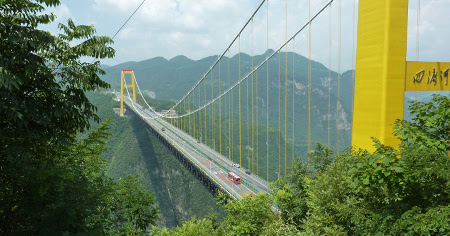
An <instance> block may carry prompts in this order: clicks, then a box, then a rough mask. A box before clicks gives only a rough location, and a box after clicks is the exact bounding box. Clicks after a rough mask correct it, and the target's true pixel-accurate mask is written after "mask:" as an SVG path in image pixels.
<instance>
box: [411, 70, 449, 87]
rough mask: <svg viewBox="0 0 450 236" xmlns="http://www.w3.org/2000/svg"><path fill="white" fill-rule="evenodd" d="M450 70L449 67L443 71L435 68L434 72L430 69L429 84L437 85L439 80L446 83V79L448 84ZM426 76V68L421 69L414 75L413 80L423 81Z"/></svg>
mask: <svg viewBox="0 0 450 236" xmlns="http://www.w3.org/2000/svg"><path fill="white" fill-rule="evenodd" d="M448 72H449V69H448V68H447V69H446V70H441V71H439V70H438V71H436V69H433V72H431V71H428V79H427V84H434V85H436V84H437V83H438V81H440V82H441V83H444V79H445V85H448ZM424 76H425V70H421V71H419V72H417V73H416V74H415V75H414V76H413V82H414V83H421V82H422V80H423V79H424Z"/></svg>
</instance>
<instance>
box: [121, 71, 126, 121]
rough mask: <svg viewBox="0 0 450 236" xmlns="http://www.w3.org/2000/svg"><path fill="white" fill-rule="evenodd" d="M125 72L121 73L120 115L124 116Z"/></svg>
mask: <svg viewBox="0 0 450 236" xmlns="http://www.w3.org/2000/svg"><path fill="white" fill-rule="evenodd" d="M124 87H125V86H124V78H123V71H121V72H120V115H121V116H123V110H124V106H123V89H124Z"/></svg>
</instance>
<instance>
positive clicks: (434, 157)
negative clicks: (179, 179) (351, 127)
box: [217, 96, 450, 235]
mask: <svg viewBox="0 0 450 236" xmlns="http://www.w3.org/2000/svg"><path fill="white" fill-rule="evenodd" d="M424 108H427V109H424ZM428 108H429V109H428ZM448 110H450V98H447V97H442V96H434V97H433V99H432V101H431V102H430V103H414V104H413V106H412V111H411V114H413V115H414V119H413V121H411V122H407V121H397V126H396V130H395V132H396V134H397V135H400V134H401V135H402V136H401V137H399V138H400V139H401V140H402V141H403V142H402V144H401V145H400V149H399V150H396V149H394V148H392V147H390V146H386V145H383V144H381V143H380V142H379V141H377V140H376V139H374V146H375V148H376V151H375V152H374V153H369V152H368V151H367V150H350V149H349V150H346V151H345V152H344V153H342V154H340V155H337V156H335V157H334V158H331V153H332V152H331V150H328V149H326V148H324V147H323V146H322V145H319V146H316V148H317V150H316V151H315V152H314V153H311V154H310V157H311V160H312V161H311V162H312V164H313V166H312V170H313V171H314V172H313V173H308V171H307V170H306V166H305V164H304V163H301V162H296V163H295V164H294V166H293V168H292V170H291V171H290V173H289V175H288V176H286V177H285V178H282V179H280V180H278V181H277V182H275V183H274V184H273V186H272V190H271V196H273V198H272V197H261V196H259V195H258V196H257V197H254V198H244V199H243V200H242V203H239V204H237V203H234V202H233V201H232V202H231V203H228V204H227V205H225V208H226V209H227V213H228V216H227V218H226V219H225V220H224V222H223V223H222V224H221V225H220V226H219V228H218V229H219V230H220V229H224V231H217V232H220V233H222V234H229V235H238V234H246V233H249V234H255V235H265V234H270V235H276V234H280V235H282V234H287V235H294V234H297V235H449V234H450V224H449V222H450V208H449V206H450V172H449V171H448V170H449V169H450V159H449V157H448V151H449V148H448V147H447V146H445V145H444V146H443V143H445V141H446V140H447V139H448V138H447V137H448V136H447V135H449V131H450V129H449V128H448V123H447V122H446V121H444V118H443V117H446V116H447V111H448ZM445 119H446V118H445ZM428 120H431V121H430V122H432V123H433V121H437V122H434V123H433V124H434V125H432V127H431V126H430V125H429V124H426V123H427V121H428ZM417 133H420V134H422V135H421V137H419V136H418V135H417ZM442 139H445V140H442ZM423 146H425V147H426V148H424V147H423ZM258 197H259V198H258ZM263 199H264V200H263ZM252 201H253V202H252ZM272 202H273V203H274V204H275V205H276V206H278V209H279V210H280V211H281V214H280V216H281V217H277V215H276V214H275V215H273V214H271V213H269V212H266V213H262V212H261V211H259V210H261V209H263V208H264V207H262V206H264V205H265V206H270V205H271V204H273V203H272ZM249 203H250V204H249ZM254 203H257V204H254ZM257 205H259V206H257ZM258 209H259V210H258ZM255 222H256V223H255ZM249 225H252V226H253V228H252V229H253V231H251V230H249V229H248V227H247V226H249ZM286 232H288V233H286Z"/></svg>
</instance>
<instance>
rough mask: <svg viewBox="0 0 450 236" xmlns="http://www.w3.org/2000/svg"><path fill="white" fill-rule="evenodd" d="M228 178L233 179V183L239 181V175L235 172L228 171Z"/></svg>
mask: <svg viewBox="0 0 450 236" xmlns="http://www.w3.org/2000/svg"><path fill="white" fill-rule="evenodd" d="M228 179H230V180H231V181H233V183H235V184H240V183H241V177H239V176H238V175H237V174H235V173H233V172H229V173H228Z"/></svg>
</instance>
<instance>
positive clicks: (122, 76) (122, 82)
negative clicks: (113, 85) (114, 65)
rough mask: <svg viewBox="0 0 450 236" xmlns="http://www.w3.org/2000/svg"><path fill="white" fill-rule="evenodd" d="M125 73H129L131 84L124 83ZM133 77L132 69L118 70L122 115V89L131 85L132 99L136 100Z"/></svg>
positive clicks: (122, 110) (121, 110)
mask: <svg viewBox="0 0 450 236" xmlns="http://www.w3.org/2000/svg"><path fill="white" fill-rule="evenodd" d="M125 74H130V75H131V85H127V84H126V83H125V78H124V76H125ZM135 84H136V83H135V78H134V71H133V70H121V71H120V115H121V116H123V112H124V104H123V96H124V89H125V88H127V87H131V88H132V89H133V101H134V102H136V86H135Z"/></svg>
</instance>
